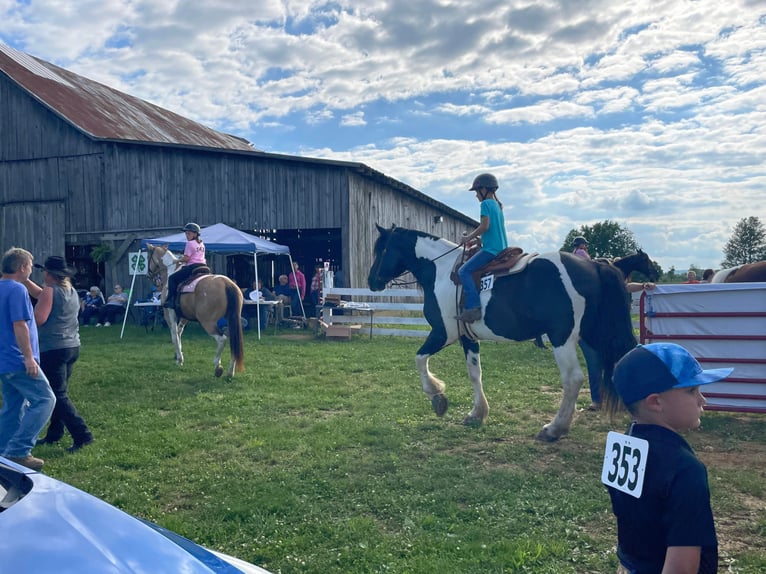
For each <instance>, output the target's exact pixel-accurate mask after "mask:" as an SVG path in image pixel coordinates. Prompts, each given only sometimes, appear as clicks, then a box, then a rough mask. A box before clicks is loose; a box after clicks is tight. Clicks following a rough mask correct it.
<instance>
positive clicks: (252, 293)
mask: <svg viewBox="0 0 766 574" xmlns="http://www.w3.org/2000/svg"><path fill="white" fill-rule="evenodd" d="M245 299H250V300H251V301H276V300H277V296H276V295H275V294H274V292H273V291H272V290H271V289H269V288H268V287H264V286H263V280H262V279H258V281H257V282H256V281H253V286H252V288H251V289H247V290H246V291H245ZM250 307H252V309H251V308H250ZM259 307H260V322H261V330H263V329H265V328H266V325H267V323H268V319H269V308H268V307H261V306H256V305H246V306H245V307H244V309H243V311H242V314H243V315H244V316H245V317H246V318H248V319H249V318H251V317H257V316H258V312H259Z"/></svg>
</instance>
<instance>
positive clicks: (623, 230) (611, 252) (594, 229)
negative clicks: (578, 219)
mask: <svg viewBox="0 0 766 574" xmlns="http://www.w3.org/2000/svg"><path fill="white" fill-rule="evenodd" d="M578 235H582V236H583V237H585V239H586V241H587V242H588V253H590V256H591V257H593V258H596V257H606V258H608V259H614V258H615V257H625V256H626V255H631V254H632V253H635V252H636V251H638V249H639V245H638V243H637V242H636V238H635V237H634V235H633V232H632V231H630V230H629V229H628V228H627V227H622V226H620V224H619V223H615V222H614V221H609V220H608V219H607V220H606V221H603V222H600V223H594V224H593V225H583V226H581V227H580V228H579V229H572V230H571V231H570V232H569V233H568V234H567V236H566V238H565V239H564V245H563V246H562V247H561V249H560V251H570V252H571V251H572V250H573V247H572V242H573V241H574V238H575V237H577V236H578Z"/></svg>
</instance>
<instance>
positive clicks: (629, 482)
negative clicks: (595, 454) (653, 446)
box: [601, 431, 649, 498]
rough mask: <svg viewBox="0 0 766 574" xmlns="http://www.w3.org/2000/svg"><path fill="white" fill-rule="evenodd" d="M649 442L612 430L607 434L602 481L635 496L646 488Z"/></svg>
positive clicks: (637, 496)
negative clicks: (645, 478)
mask: <svg viewBox="0 0 766 574" xmlns="http://www.w3.org/2000/svg"><path fill="white" fill-rule="evenodd" d="M648 454H649V443H648V442H647V441H645V440H644V439H642V438H636V437H634V436H628V435H625V434H621V433H618V432H614V431H612V432H610V433H609V434H608V435H607V436H606V448H605V449H604V466H603V468H602V469H601V482H603V483H604V484H606V485H607V486H611V487H612V488H615V489H617V490H619V491H621V492H624V493H626V494H629V495H631V496H633V497H635V498H641V491H642V490H643V488H644V473H645V472H646V458H647V455H648Z"/></svg>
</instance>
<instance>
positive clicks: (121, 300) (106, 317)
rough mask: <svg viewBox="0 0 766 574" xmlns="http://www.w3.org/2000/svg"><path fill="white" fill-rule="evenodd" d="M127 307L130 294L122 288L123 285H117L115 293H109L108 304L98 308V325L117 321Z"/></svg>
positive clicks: (105, 325) (107, 324)
mask: <svg viewBox="0 0 766 574" xmlns="http://www.w3.org/2000/svg"><path fill="white" fill-rule="evenodd" d="M127 308H128V294H127V293H125V292H124V291H123V290H122V285H115V286H114V293H112V294H111V295H109V298H108V299H107V300H106V305H104V306H103V307H101V309H99V310H98V323H97V324H96V327H101V326H104V327H108V326H109V325H111V324H112V323H116V322H117V321H118V320H119V318H120V316H121V315H122V313H123V312H125V310H126V309H127Z"/></svg>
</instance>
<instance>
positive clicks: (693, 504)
mask: <svg viewBox="0 0 766 574" xmlns="http://www.w3.org/2000/svg"><path fill="white" fill-rule="evenodd" d="M732 370H733V369H731V368H720V369H707V370H703V369H702V367H700V365H699V363H698V362H697V360H696V359H695V358H694V357H692V356H691V355H690V354H689V352H688V351H687V350H686V349H684V348H683V347H681V346H680V345H677V344H675V343H651V344H649V345H639V346H637V347H636V348H635V349H633V350H632V351H630V352H629V353H628V354H626V355H625V356H624V357H623V358H622V359H620V361H619V362H618V363H617V366H616V367H615V370H614V384H615V387H616V388H617V392H618V393H619V395H620V399H621V400H622V403H623V404H624V405H625V407H626V408H627V410H628V412H629V413H630V414H631V415H632V417H633V422H632V423H631V425H630V428H629V429H628V432H627V433H626V434H628V435H630V436H632V437H636V438H639V439H643V440H646V441H647V442H648V445H649V446H648V449H649V450H648V454H647V458H646V467H645V470H644V471H643V490H642V492H641V495H640V497H638V498H635V497H634V496H633V495H630V494H627V493H625V492H621V491H620V490H618V489H616V488H613V487H612V486H609V485H607V489H608V490H609V496H610V498H611V500H612V510H613V511H614V514H615V516H616V517H617V556H618V557H619V559H620V564H621V567H622V569H623V571H625V572H627V573H629V574H660V573H661V572H666V573H667V572H673V573H679V574H715V573H716V572H718V540H717V538H716V533H715V523H714V521H713V511H712V509H711V506H710V487H709V486H708V478H707V470H706V469H705V465H704V464H703V463H702V462H701V461H700V460H699V459H698V458H697V456H696V455H695V454H694V451H693V450H692V448H691V446H689V443H687V442H686V440H684V438H683V437H682V436H681V435H680V434H679V433H681V432H682V431H685V430H691V429H696V428H697V427H699V425H700V414H701V413H702V407H704V406H705V397H704V396H702V394H701V393H700V386H702V385H707V384H710V383H714V382H716V381H720V380H721V379H724V378H726V377H728V376H729V375H730V374H731V372H732ZM615 410H616V405H612V409H611V412H612V413H613V412H614V411H615ZM639 472H640V471H639Z"/></svg>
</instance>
